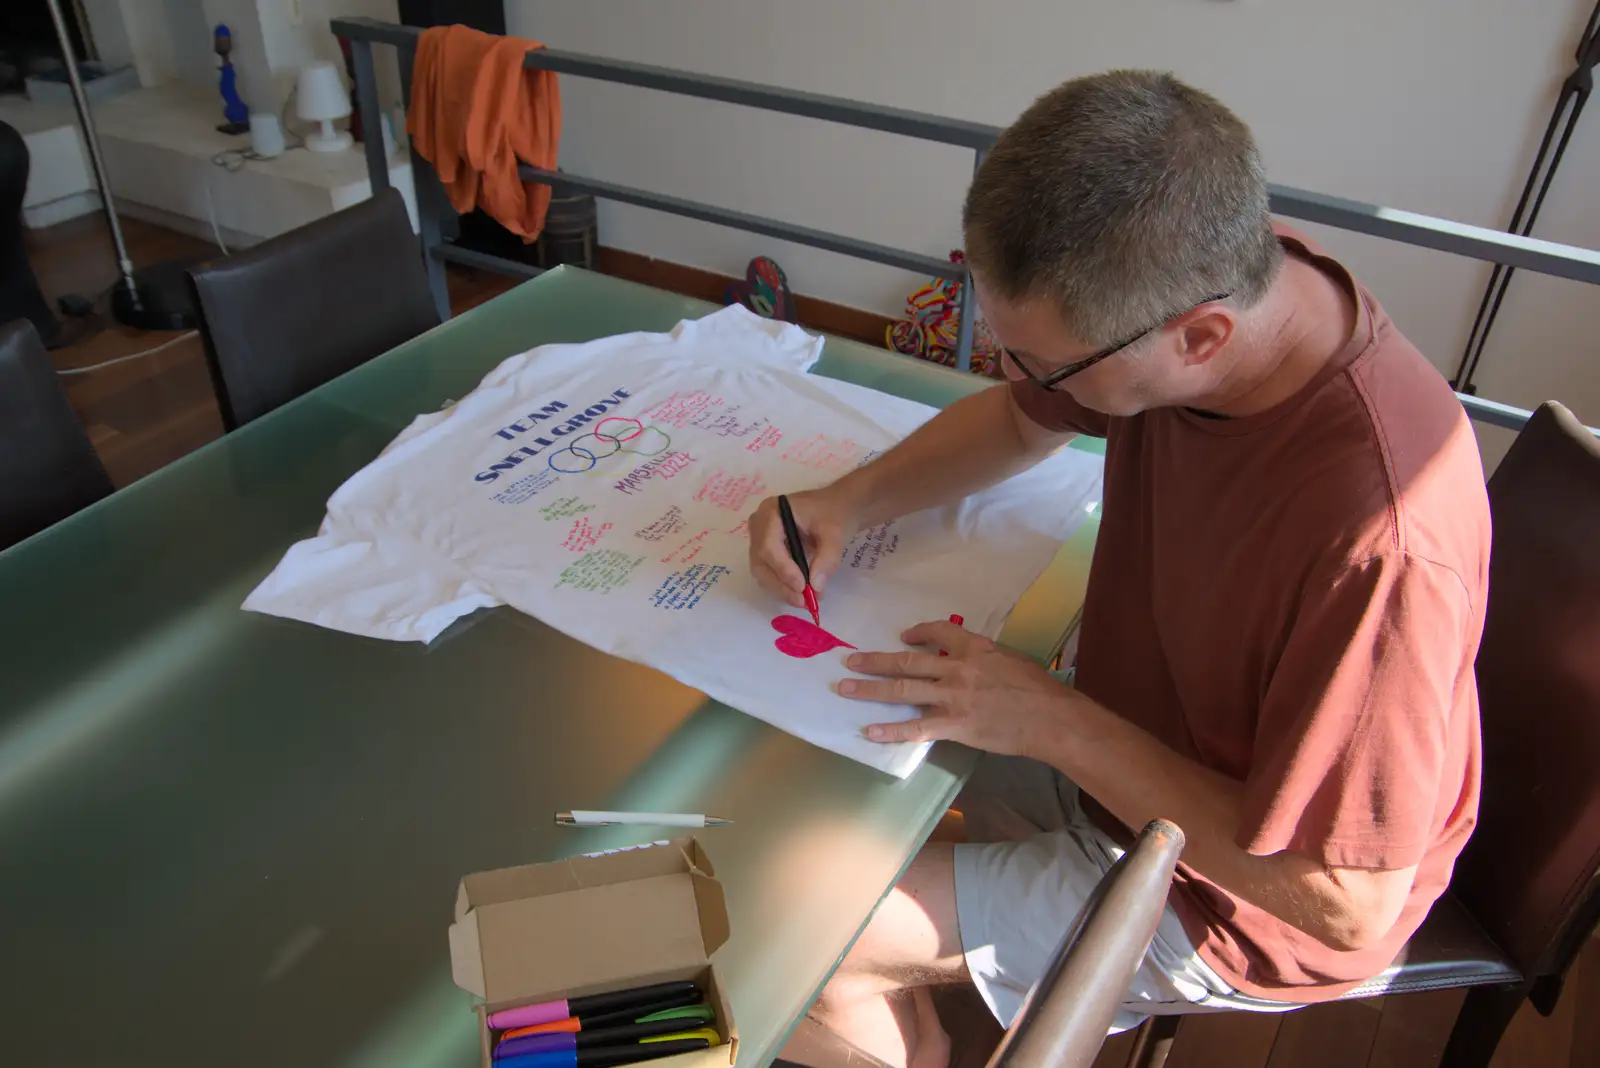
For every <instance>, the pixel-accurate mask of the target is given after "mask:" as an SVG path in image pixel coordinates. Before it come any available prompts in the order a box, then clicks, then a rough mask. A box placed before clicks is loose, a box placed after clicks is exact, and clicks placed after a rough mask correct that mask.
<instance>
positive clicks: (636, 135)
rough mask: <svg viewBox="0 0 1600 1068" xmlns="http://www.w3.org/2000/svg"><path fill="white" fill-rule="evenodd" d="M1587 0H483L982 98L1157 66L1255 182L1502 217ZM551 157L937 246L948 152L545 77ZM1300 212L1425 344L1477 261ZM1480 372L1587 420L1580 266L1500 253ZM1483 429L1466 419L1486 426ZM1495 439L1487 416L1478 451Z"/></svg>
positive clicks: (886, 299) (524, 24)
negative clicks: (1508, 277)
mask: <svg viewBox="0 0 1600 1068" xmlns="http://www.w3.org/2000/svg"><path fill="white" fill-rule="evenodd" d="M1592 6H1593V5H1592V4H1591V3H1590V0H1542V2H1540V3H1519V2H1517V0H1404V2H1396V0H1343V2H1341V3H1330V2H1328V0H1231V2H1230V0H1005V2H1003V3H987V4H985V3H978V2H974V0H801V2H796V0H673V2H671V3H663V2H661V0H612V2H610V3H606V4H595V3H593V2H592V0H506V9H507V12H506V14H507V24H508V27H507V28H508V32H510V33H513V34H519V35H521V36H525V37H531V38H534V39H536V40H542V41H545V42H546V43H548V44H550V45H552V46H554V47H559V48H565V49H572V50H575V51H583V52H593V53H597V54H600V55H606V56H613V57H617V58H623V59H631V60H637V61H640V62H649V63H657V64H662V65H665V66H672V67H680V68H684V69H687V70H694V71H701V72H705V73H710V74H720V75H725V76H729V77H737V78H745V79H750V80H753V81H760V82H767V83H771V84H776V85H783V86H789V87H792V88H797V89H805V90H811V91H815V92H824V93H832V94H837V95H840V96H846V97H852V98H855V99H859V100H867V101H874V102H878V103H884V104H892V105H897V106H901V107H908V108H914V109H918V110H923V111H929V112H934V113H938V114H943V115H950V116H955V117H960V118H968V119H975V120H980V121H984V122H991V123H996V124H1004V123H1006V122H1008V121H1009V120H1010V119H1012V118H1013V117H1015V115H1016V114H1017V113H1018V112H1019V111H1020V110H1021V109H1022V108H1023V107H1025V106H1026V105H1027V104H1028V103H1029V102H1030V101H1031V100H1032V99H1033V98H1034V97H1035V96H1037V95H1038V94H1039V93H1041V92H1043V91H1044V90H1046V89H1048V88H1050V87H1051V86H1053V85H1055V84H1057V83H1058V82H1060V81H1062V80H1064V79H1066V78H1070V77H1073V76H1076V75H1080V74H1086V73H1090V72H1093V71H1098V70H1104V69H1107V68H1111V67H1119V66H1137V67H1157V68H1165V69H1170V70H1173V71H1176V72H1177V73H1178V74H1179V75H1180V76H1181V77H1183V78H1185V79H1186V80H1188V81H1190V82H1193V83H1194V84H1196V85H1198V86H1200V87H1202V88H1204V89H1207V90H1209V91H1211V92H1213V93H1215V94H1217V95H1218V96H1219V97H1221V98H1222V99H1223V100H1224V101H1226V102H1227V103H1229V104H1230V105H1231V106H1232V107H1234V108H1235V109H1236V110H1237V111H1238V112H1239V113H1240V114H1241V115H1242V116H1243V117H1244V118H1245V119H1246V120H1247V121H1248V122H1249V123H1250V124H1251V126H1252V127H1253V128H1254V130H1255V132H1256V136H1257V138H1258V139H1259V141H1260V143H1261V146H1262V150H1263V152H1264V153H1265V156H1266V159H1267V163H1268V167H1269V171H1270V174H1271V177H1272V179H1273V180H1274V181H1277V182H1281V183H1284V184H1288V185H1296V186H1301V187H1305V188H1309V189H1314V190H1318V191H1322V192H1326V193H1333V194H1338V195H1340V196H1345V197H1351V198H1355V199H1360V200H1370V201H1375V202H1377V203H1381V204H1387V205H1391V206H1395V207H1401V208H1408V209H1412V210H1416V211H1423V212H1428V213H1431V214H1436V215H1444V216H1448V217H1451V218H1455V219H1460V220H1464V221H1468V222H1473V223H1479V224H1483V225H1490V226H1499V225H1504V223H1505V221H1506V219H1507V218H1508V216H1509V213H1510V209H1511V207H1512V206H1513V204H1514V203H1515V198H1516V193H1517V191H1518V190H1519V189H1520V186H1521V183H1522V180H1523V176H1524V174H1525V172H1526V169H1527V167H1528V165H1529V163H1530V161H1531V154H1532V152H1533V150H1534V148H1535V147H1536V145H1537V139H1538V136H1539V135H1540V134H1541V133H1542V132H1543V129H1544V125H1545V122H1546V121H1547V119H1548V114H1549V109H1550V107H1551V105H1552V104H1553V102H1554V99H1555V96H1554V94H1555V92H1556V88H1557V86H1558V85H1559V83H1560V81H1561V79H1562V78H1563V77H1564V76H1565V75H1566V74H1567V73H1568V72H1569V71H1570V70H1571V69H1572V65H1573V57H1572V51H1573V48H1574V46H1575V44H1576V40H1577V36H1578V33H1579V32H1580V30H1581V29H1582V25H1583V20H1584V18H1585V17H1586V16H1587V14H1588V13H1589V11H1590V10H1591V9H1592ZM562 96H563V102H564V105H565V120H564V135H563V141H562V164H563V166H565V167H567V168H569V169H571V170H573V171H575V172H578V173H583V174H588V175H593V176H596V177H602V178H608V179H612V180H616V181H620V182H625V183H629V184H635V185H641V186H645V187H648V188H652V189H656V190H660V191H662V192H668V193H675V194H678V195H681V196H687V197H693V198H695V199H701V200H709V201H712V202H715V203H719V204H725V205H727V206H730V207H735V208H741V209H745V210H750V211H756V212H761V213H763V214H768V215H775V216H780V217H782V218H786V219H790V220H793V221H796V222H800V223H805V224H809V225H813V226H818V227H823V228H827V229H833V230H838V231H841V232H844V233H851V234H856V235H859V236H862V237H865V238H868V239H872V240H876V241H881V242H884V243H887V244H894V245H900V246H903V247H906V248H914V249H918V250H920V251H923V252H927V253H930V254H934V255H943V254H944V253H945V252H946V251H948V250H949V249H951V248H954V247H956V246H957V244H958V243H959V219H958V215H959V208H960V203H961V197H962V194H963V192H964V190H965V187H966V183H967V179H968V177H969V175H970V167H971V156H970V154H969V153H966V152H963V151H960V150H956V149H950V148H942V147H936V146H932V145H927V144H923V143H919V142H912V141H908V140H905V139H901V138H896V137H890V136H887V135H882V134H876V133H869V132H865V131H857V130H851V129H845V128H842V127H836V126H831V125H828V124H825V123H819V122H813V121H810V120H804V119H795V118H787V117H784V116H776V115H768V114H764V113H757V112H752V111H748V110H746V109H743V108H738V107H735V106H732V105H724V104H715V103H710V102H705V101H695V100H688V99H685V98H680V97H670V96H667V95H665V94H659V93H652V92H648V91H644V90H638V89H630V88H626V87H620V86H612V85H604V84H599V83H595V82H590V81H584V80H580V79H577V78H566V79H564V80H563V82H562ZM1597 173H1600V122H1597V121H1595V120H1594V118H1593V117H1592V116H1590V117H1588V118H1587V120H1586V123H1585V126H1584V127H1583V128H1581V129H1580V130H1579V133H1578V135H1577V137H1576V138H1575V139H1574V142H1573V144H1572V146H1571V148H1570V149H1569V150H1568V153H1567V160H1566V162H1565V164H1564V165H1563V169H1562V174H1561V177H1560V179H1559V181H1558V185H1557V188H1556V189H1555V190H1554V192H1553V193H1552V194H1551V196H1550V199H1549V201H1548V202H1547V203H1546V206H1545V209H1544V215H1543V218H1542V222H1541V225H1540V227H1539V233H1540V235H1541V236H1548V237H1552V238H1556V239H1559V240H1564V241H1569V242H1572V243H1576V244H1587V245H1588V246H1590V247H1600V182H1596V181H1595V180H1594V176H1595V175H1596V174H1597ZM601 210H602V216H601V237H602V240H603V241H604V242H605V243H607V244H610V245H615V246H620V247H623V248H629V249H634V250H636V251H640V252H644V253H648V254H651V255H655V256H659V257H662V258H665V259H671V260H676V261H679V262H686V263H692V264H696V265H698V266H703V267H708V268H711V269H714V270H719V271H723V272H725V273H729V274H734V273H742V271H743V266H744V262H745V261H746V260H747V259H748V258H749V257H750V256H752V255H756V254H758V253H770V254H773V255H775V256H776V257H777V258H778V259H779V261H780V262H781V263H782V264H783V265H784V268H785V270H786V272H787V273H788V275H789V279H790V283H791V285H792V286H793V287H794V289H795V290H796V291H798V292H803V293H807V294H811V295H815V296H819V297H824V298H826V299H829V300H834V301H838V302H841V303H845V304H852V305H856V306H859V307H867V308H872V309H875V310H879V311H883V312H891V313H892V312H896V311H898V310H899V309H900V307H901V305H902V302H903V299H904V296H905V294H906V293H908V292H909V291H910V290H911V289H912V288H914V287H915V286H916V285H918V284H920V282H921V279H916V278H912V277H910V276H906V275H903V274H901V273H899V272H895V271H892V270H889V269H887V268H880V267H876V266H873V265H870V264H863V263H860V262H859V261H854V260H850V259H846V258H843V257H838V256H834V255H831V254H829V253H823V252H817V251H814V250H810V249H805V248H799V247H795V246H786V245H783V244H781V243H778V242H773V241H770V240H767V239H765V238H759V237H755V236H752V235H745V234H739V233H735V232H732V231H728V230H725V229H722V228H719V227H713V226H709V225H704V224H699V223H693V222H689V221H686V220H679V219H675V218H672V217H669V216H665V215H660V214H657V213H653V212H647V211H644V210H642V209H635V208H629V207H627V206H624V205H604V206H603V207H602V209H601ZM1314 232H1315V234H1316V236H1318V237H1319V238H1320V239H1322V240H1324V241H1325V243H1326V244H1328V245H1329V246H1330V248H1331V250H1332V251H1334V252H1335V253H1336V254H1337V255H1339V256H1341V257H1342V258H1344V259H1345V260H1346V261H1347V262H1348V263H1350V265H1351V266H1352V267H1353V269H1355V270H1356V272H1357V273H1358V274H1359V275H1360V276H1361V277H1362V278H1363V280H1364V281H1366V282H1367V284H1368V285H1369V286H1371V287H1372V288H1373V290H1374V291H1376V292H1377V294H1378V295H1379V297H1380V299H1381V300H1383V302H1384V303H1385V305H1386V306H1387V307H1388V308H1389V310H1390V311H1391V312H1392V313H1393V314H1394V316H1395V317H1396V319H1398V320H1399V322H1400V324H1401V326H1402V327H1403V328H1404V329H1405V330H1406V331H1407V333H1408V334H1409V335H1410V336H1411V337H1412V339H1413V340H1415V341H1416V342H1417V343H1418V344H1419V345H1420V346H1421V347H1422V348H1423V350H1424V351H1425V352H1427V353H1428V354H1429V356H1430V357H1431V358H1432V359H1433V360H1434V362H1435V363H1437V364H1438V365H1439V366H1440V367H1441V368H1443V369H1446V370H1447V371H1451V370H1453V369H1454V366H1455V361H1456V360H1457V358H1458V357H1459V355H1460V351H1461V348H1462V346H1463V345H1464V344H1465V341H1466V336H1467V330H1468V328H1469V327H1470V325H1471V319H1472V313H1473V312H1474V311H1475V310H1476V308H1477V301H1478V298H1479V295H1480V293H1481V290H1482V286H1483V284H1484V282H1485V281H1486V279H1487V273H1488V269H1487V267H1485V266H1482V265H1479V264H1476V263H1472V262H1468V261H1465V260H1460V259H1457V258H1455V257H1450V256H1445V255H1442V254H1438V253H1431V252H1425V251H1422V250H1413V249H1407V248H1403V247H1400V246H1396V245H1393V244H1390V243H1388V242H1383V241H1379V240H1376V239H1373V238H1365V237H1360V236H1357V235H1350V234H1342V233H1336V232H1331V231H1325V230H1321V229H1318V230H1316V231H1314ZM1478 378H1479V382H1480V384H1481V387H1482V388H1481V392H1482V393H1483V394H1484V395H1486V396H1492V397H1496V398H1498V399H1501V400H1505V401H1507V402H1511V403H1516V404H1521V405H1524V406H1528V405H1532V404H1534V403H1537V402H1538V401H1540V400H1543V399H1545V398H1546V397H1551V396H1554V397H1558V398H1559V399H1562V400H1564V401H1566V402H1567V403H1568V404H1570V405H1571V406H1572V407H1574V409H1575V410H1577V411H1578V413H1579V415H1580V416H1582V417H1583V418H1584V419H1585V420H1586V421H1588V422H1589V423H1591V424H1597V423H1600V290H1596V289H1595V288H1594V287H1586V286H1582V285H1579V284H1578V283H1571V282H1564V281H1561V280H1557V279H1549V278H1542V277H1534V276H1531V275H1527V274H1522V275H1519V276H1518V278H1517V280H1516V282H1515V284H1514V286H1513V291H1512V295H1511V297H1510V298H1509V299H1508V300H1507V302H1506V307H1505V309H1504V310H1503V311H1502V314H1501V317H1500V322H1499V325H1498V326H1497V327H1496V330H1495V334H1494V337H1493V342H1492V345H1491V349H1490V351H1489V353H1488V354H1487V355H1486V356H1485V359H1484V367H1483V370H1482V372H1481V373H1480V375H1479V376H1478ZM1492 436H1493V435H1491V437H1492ZM1502 447H1503V442H1501V441H1496V440H1486V441H1485V449H1486V454H1487V455H1488V456H1489V457H1490V458H1491V459H1494V458H1497V457H1498V454H1499V450H1500V449H1501V448H1502Z"/></svg>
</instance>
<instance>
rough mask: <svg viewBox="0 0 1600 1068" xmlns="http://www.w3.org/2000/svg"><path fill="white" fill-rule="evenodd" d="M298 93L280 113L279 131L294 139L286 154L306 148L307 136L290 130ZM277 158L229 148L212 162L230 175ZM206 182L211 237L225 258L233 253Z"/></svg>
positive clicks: (292, 92)
mask: <svg viewBox="0 0 1600 1068" xmlns="http://www.w3.org/2000/svg"><path fill="white" fill-rule="evenodd" d="M298 91H299V87H298V86H297V87H295V88H294V89H291V90H289V96H288V98H287V99H285V100H284V102H283V108H282V109H281V110H280V111H279V112H278V127H279V129H281V130H282V131H283V132H284V136H285V138H286V139H287V138H293V140H292V141H288V142H287V143H286V144H285V145H284V147H283V151H284V152H293V151H294V150H295V149H297V148H305V147H306V138H305V135H304V134H300V133H296V132H295V131H293V130H291V129H290V128H289V105H291V104H293V103H294V95H295V93H296V92H298ZM279 155H282V153H279ZM277 158H278V157H277V156H263V155H261V153H259V152H257V151H256V150H255V149H253V148H228V149H223V150H222V151H221V152H218V153H217V154H216V155H214V156H212V157H211V162H212V163H213V164H215V165H216V166H218V167H221V168H222V169H223V170H225V171H227V172H228V173H229V174H235V173H237V172H239V171H242V170H244V166H245V164H247V163H251V162H264V161H266V160H272V159H277ZM204 181H205V193H206V217H207V218H209V219H210V220H211V236H212V237H214V238H216V241H217V248H218V249H220V250H221V251H222V254H223V255H224V256H230V255H232V253H230V252H229V251H228V246H227V243H226V242H224V241H223V240H222V227H220V226H218V225H217V205H216V202H215V201H214V200H213V199H212V197H211V179H210V177H209V176H207V177H206V178H205V179H204Z"/></svg>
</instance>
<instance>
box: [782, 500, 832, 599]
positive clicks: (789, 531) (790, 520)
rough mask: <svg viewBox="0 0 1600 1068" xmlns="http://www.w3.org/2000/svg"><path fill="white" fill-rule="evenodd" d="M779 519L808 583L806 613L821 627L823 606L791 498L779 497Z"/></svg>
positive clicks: (792, 553)
mask: <svg viewBox="0 0 1600 1068" xmlns="http://www.w3.org/2000/svg"><path fill="white" fill-rule="evenodd" d="M778 518H779V519H781V520H782V521H783V540H784V542H785V543H787V545H788V546H789V556H790V558H791V559H793V560H794V562H795V566H796V567H798V568H799V569H800V577H801V578H803V579H804V580H805V583H806V585H805V589H804V590H802V591H801V594H802V595H803V596H804V597H805V601H806V611H807V612H810V613H811V622H812V623H814V624H815V625H817V626H819V627H820V626H822V606H821V604H819V603H818V602H817V591H816V590H814V589H812V588H811V564H810V563H809V562H807V560H806V543H805V541H804V540H803V539H802V538H801V537H800V526H799V524H798V523H796V522H795V521H794V509H793V508H790V507H789V498H788V497H785V496H782V495H780V496H779V497H778Z"/></svg>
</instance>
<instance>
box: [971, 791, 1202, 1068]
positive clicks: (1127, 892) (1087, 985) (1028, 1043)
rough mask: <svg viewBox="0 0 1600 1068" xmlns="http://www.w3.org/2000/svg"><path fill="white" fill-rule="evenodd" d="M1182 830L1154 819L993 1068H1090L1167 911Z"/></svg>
mask: <svg viewBox="0 0 1600 1068" xmlns="http://www.w3.org/2000/svg"><path fill="white" fill-rule="evenodd" d="M1182 852H1183V831H1181V830H1179V829H1178V828H1177V827H1176V826H1175V825H1173V824H1171V823H1168V822H1167V821H1166V820H1151V821H1150V822H1149V823H1148V824H1146V825H1145V828H1144V830H1143V831H1141V832H1139V840H1138V841H1137V842H1135V843H1134V847H1133V848H1132V849H1130V850H1129V851H1128V852H1127V853H1125V854H1124V855H1123V857H1122V859H1121V860H1119V861H1117V862H1116V863H1115V864H1114V865H1112V867H1111V870H1110V871H1108V872H1106V874H1105V875H1104V876H1103V877H1102V878H1101V880H1100V882H1099V883H1097V884H1096V885H1095V888H1094V892H1093V893H1092V894H1090V895H1089V900H1088V901H1085V902H1084V903H1083V907H1082V908H1081V909H1079V910H1078V916H1077V918H1076V919H1075V920H1073V921H1072V926H1071V928H1069V929H1068V931H1067V933H1066V935H1065V936H1063V938H1062V939H1061V942H1060V944H1059V945H1057V946H1056V951H1055V953H1054V954H1053V955H1052V956H1051V958H1050V962H1049V964H1047V965H1046V966H1045V970H1044V975H1043V976H1042V977H1041V978H1040V979H1039V982H1038V983H1036V984H1035V985H1034V988H1033V990H1031V991H1030V992H1029V993H1028V997H1027V999H1026V1000H1025V1001H1023V1003H1022V1008H1021V1009H1020V1010H1018V1012H1017V1016H1016V1019H1014V1020H1012V1021H1011V1029H1010V1030H1008V1031H1007V1032H1006V1036H1005V1038H1004V1039H1002V1040H1001V1042H1000V1046H999V1048H997V1049H996V1050H995V1051H994V1055H993V1056H991V1057H990V1058H989V1066H988V1068H1089V1066H1090V1065H1091V1064H1093V1063H1094V1060H1095V1057H1096V1056H1097V1055H1098V1054H1099V1052H1100V1047H1101V1045H1103V1044H1104V1042H1105V1038H1106V1029H1107V1028H1109V1027H1110V1026H1111V1020H1112V1017H1114V1016H1115V1015H1116V1013H1117V1008H1118V1007H1119V1006H1120V1005H1121V1003H1122V999H1123V997H1124V996H1125V995H1126V993H1127V990H1128V984H1129V983H1131V982H1132V981H1133V974H1134V972H1135V971H1137V970H1138V968H1139V963H1140V961H1142V960H1143V959H1144V955H1145V951H1146V950H1148V949H1149V948H1150V939H1151V938H1153V937H1155V933H1156V925H1157V924H1159V923H1160V922H1161V914H1162V912H1163V911H1164V910H1165V909H1166V907H1167V894H1168V892H1170V891H1171V889H1172V871H1173V868H1174V867H1175V866H1176V865H1177V863H1178V856H1179V854H1180V853H1182Z"/></svg>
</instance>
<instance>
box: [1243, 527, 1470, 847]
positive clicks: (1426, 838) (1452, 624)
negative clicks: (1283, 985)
mask: <svg viewBox="0 0 1600 1068" xmlns="http://www.w3.org/2000/svg"><path fill="white" fill-rule="evenodd" d="M1472 618H1473V614H1472V608H1471V603H1470V598H1469V597H1468V595H1467V591H1466V588H1465V586H1463V585H1462V583H1461V580H1460V579H1459V578H1458V577H1457V576H1456V573H1455V572H1454V571H1452V570H1451V569H1449V568H1447V567H1444V566H1442V565H1440V564H1436V563H1433V562H1431V561H1428V560H1424V559H1421V558H1418V557H1415V556H1412V555H1410V554H1408V553H1404V552H1393V553H1386V554H1384V555H1382V556H1379V557H1376V558H1373V559H1370V560H1367V561H1365V562H1362V563H1359V564H1353V565H1352V564H1346V565H1343V566H1342V567H1341V568H1340V569H1339V570H1338V572H1337V573H1336V574H1335V575H1334V576H1333V577H1332V580H1331V582H1328V581H1324V582H1323V583H1321V584H1319V586H1318V587H1317V588H1315V589H1309V590H1308V591H1307V594H1306V596H1305V599H1304V600H1303V601H1302V604H1301V608H1300V611H1299V614H1298V616H1297V617H1296V619H1295V620H1294V623H1293V625H1292V627H1291V630H1290V633H1289V637H1288V641H1287V643H1286V645H1285V647H1284V650H1283V654H1282V656H1281V657H1280V658H1279V660H1278V664H1277V667H1276V669H1275V670H1274V671H1273V673H1272V677H1271V680H1270V682H1269V683H1268V686H1267V692H1266V696H1265V699H1264V700H1263V702H1262V705H1261V714H1260V719H1259V720H1258V722H1257V726H1256V738H1255V753H1254V760H1253V763H1252V768H1251V772H1250V775H1249V777H1248V778H1247V780H1246V782H1245V804H1244V815H1243V818H1242V821H1241V824H1240V827H1239V832H1238V844H1239V845H1240V847H1241V848H1243V849H1245V850H1247V851H1249V852H1251V853H1254V854H1257V855H1263V856H1264V855H1266V854H1269V853H1276V852H1278V851H1280V850H1284V849H1290V850H1294V851H1295V852H1297V853H1301V854H1304V855H1305V856H1308V857H1310V858H1311V859H1313V860H1316V861H1318V862H1319V863H1322V864H1326V865H1329V866H1332V867H1349V868H1373V869H1382V870H1388V871H1393V870H1398V869H1401V868H1407V867H1410V866H1411V865H1413V864H1416V863H1417V862H1418V861H1420V860H1421V859H1422V856H1423V853H1424V852H1425V851H1426V849H1427V848H1428V846H1429V844H1430V842H1431V839H1432V835H1433V830H1434V828H1433V823H1434V820H1435V811H1434V810H1435V807H1436V805H1437V803H1438V798H1439V785H1440V782H1439V780H1440V776H1441V775H1442V774H1443V769H1444V765H1445V762H1446V746H1447V738H1448V736H1449V730H1448V720H1449V717H1450V715H1451V709H1452V707H1453V706H1454V704H1455V702H1454V699H1453V697H1454V692H1455V688H1456V686H1457V685H1458V684H1460V683H1461V681H1462V676H1463V674H1464V673H1463V664H1464V662H1465V661H1466V660H1467V658H1468V650H1469V648H1470V647H1471V646H1472V642H1473V636H1472V635H1471V634H1469V630H1470V628H1471V625H1472V624H1471V620H1472ZM1466 678H1467V679H1468V680H1470V670H1469V671H1468V672H1467V673H1466Z"/></svg>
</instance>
